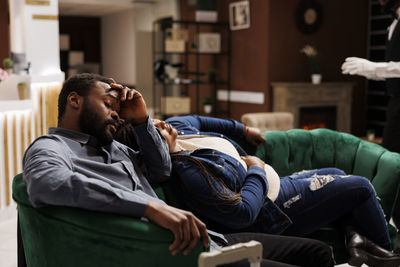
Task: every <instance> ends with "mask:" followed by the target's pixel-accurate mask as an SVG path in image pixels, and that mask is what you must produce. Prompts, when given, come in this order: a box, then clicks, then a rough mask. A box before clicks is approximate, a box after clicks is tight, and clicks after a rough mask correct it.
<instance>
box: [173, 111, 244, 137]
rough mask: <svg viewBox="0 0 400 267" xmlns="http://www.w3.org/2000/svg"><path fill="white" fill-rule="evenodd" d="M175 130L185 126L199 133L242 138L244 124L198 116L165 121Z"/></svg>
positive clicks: (231, 120)
mask: <svg viewBox="0 0 400 267" xmlns="http://www.w3.org/2000/svg"><path fill="white" fill-rule="evenodd" d="M166 122H168V123H170V124H171V125H172V126H174V127H175V128H176V129H178V130H179V129H181V128H184V127H185V126H186V127H187V126H189V127H193V128H195V129H197V130H198V131H201V132H216V133H221V134H224V135H230V136H238V137H241V136H243V132H244V124H243V123H240V122H238V121H236V120H233V119H219V118H211V117H203V116H198V115H190V116H182V117H172V118H169V119H167V120H166Z"/></svg>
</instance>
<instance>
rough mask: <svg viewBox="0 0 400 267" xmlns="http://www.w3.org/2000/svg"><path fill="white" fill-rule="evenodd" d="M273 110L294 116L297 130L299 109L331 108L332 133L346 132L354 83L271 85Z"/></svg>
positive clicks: (285, 83)
mask: <svg viewBox="0 0 400 267" xmlns="http://www.w3.org/2000/svg"><path fill="white" fill-rule="evenodd" d="M271 85H272V94H273V111H288V112H291V113H293V115H294V125H295V127H296V128H297V127H299V115H300V109H301V108H303V107H330V106H335V107H336V110H337V114H336V130H338V131H341V132H350V130H351V102H352V90H353V86H354V83H350V82H326V83H321V84H311V83H301V82H273V83H271Z"/></svg>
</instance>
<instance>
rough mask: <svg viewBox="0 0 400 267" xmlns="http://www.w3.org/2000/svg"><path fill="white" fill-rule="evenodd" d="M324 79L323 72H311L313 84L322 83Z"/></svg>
mask: <svg viewBox="0 0 400 267" xmlns="http://www.w3.org/2000/svg"><path fill="white" fill-rule="evenodd" d="M321 80H322V75H321V74H311V83H312V84H320V83H321Z"/></svg>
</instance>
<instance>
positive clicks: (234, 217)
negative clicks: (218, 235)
mask: <svg viewBox="0 0 400 267" xmlns="http://www.w3.org/2000/svg"><path fill="white" fill-rule="evenodd" d="M166 122H168V123H169V124H171V125H172V126H173V127H174V128H175V129H177V130H178V134H179V135H188V134H190V135H192V134H199V135H210V136H218V137H223V138H225V139H227V140H229V141H230V142H231V143H232V144H233V145H234V146H235V148H236V149H237V150H238V152H239V154H240V155H246V152H245V151H244V150H243V149H242V148H241V147H240V146H239V145H238V144H237V143H236V142H234V141H233V140H231V139H230V138H229V137H227V136H226V135H229V136H235V137H242V136H243V132H244V125H243V124H242V123H239V122H237V121H235V120H224V119H218V118H209V117H201V116H196V115H193V116H183V117H172V118H169V119H167V120H166ZM188 156H191V157H192V158H194V159H197V160H198V161H200V162H201V163H202V164H203V165H205V166H206V167H207V169H208V170H210V171H211V172H212V174H213V176H214V177H217V179H208V177H209V175H207V173H206V172H205V171H204V168H201V167H200V166H199V165H197V164H194V163H193V161H190V160H189V159H188ZM172 163H173V172H174V177H175V178H176V179H173V184H174V185H175V188H176V189H177V191H178V193H179V194H178V195H179V196H180V197H181V198H182V199H183V201H184V202H185V204H186V205H187V206H188V208H190V210H192V211H193V213H194V214H196V216H198V217H199V218H200V219H201V220H203V221H204V222H205V223H206V225H207V227H208V228H210V229H212V230H215V231H219V232H222V233H231V232H244V231H251V232H263V233H271V234H280V233H281V232H283V231H284V230H285V229H286V228H287V227H288V226H289V225H290V224H291V221H290V219H289V218H288V216H287V215H286V214H285V213H283V212H282V211H281V210H280V209H279V208H278V207H277V206H276V205H275V204H274V203H273V202H272V201H271V200H270V199H269V198H268V197H267V192H268V182H267V180H266V177H265V171H264V170H263V169H261V168H259V167H257V166H251V167H250V168H249V169H248V170H247V172H246V170H245V168H243V166H242V165H241V164H240V162H239V161H238V160H236V159H235V158H233V157H231V156H229V155H227V154H225V153H222V152H220V151H218V150H214V149H198V150H194V151H184V152H179V153H175V154H173V155H172ZM223 185H225V186H223ZM235 192H237V193H239V194H240V198H237V194H236V193H235ZM227 195H228V196H231V197H236V201H234V203H232V202H229V201H227V199H226V196H227ZM223 196H225V198H224V197H223Z"/></svg>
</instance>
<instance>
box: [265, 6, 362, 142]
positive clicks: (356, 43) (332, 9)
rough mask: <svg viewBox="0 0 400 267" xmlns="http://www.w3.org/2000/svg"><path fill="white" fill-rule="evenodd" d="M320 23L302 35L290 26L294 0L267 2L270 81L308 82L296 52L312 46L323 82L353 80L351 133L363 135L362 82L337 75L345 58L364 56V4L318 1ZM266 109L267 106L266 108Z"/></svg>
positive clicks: (306, 67) (293, 26)
mask: <svg viewBox="0 0 400 267" xmlns="http://www.w3.org/2000/svg"><path fill="white" fill-rule="evenodd" d="M318 2H319V3H320V4H321V6H322V8H323V22H322V24H321V26H320V29H319V30H318V32H316V33H314V34H309V35H306V34H302V33H301V32H300V31H298V30H297V28H296V26H295V24H294V10H295V8H296V5H297V3H298V1H278V0H271V1H270V5H271V7H270V8H271V10H272V11H273V12H270V28H269V32H270V37H271V38H270V51H269V55H270V61H269V73H270V81H291V82H294V81H309V80H310V72H309V68H308V66H307V62H306V61H305V57H304V55H303V54H301V53H299V50H300V49H301V48H302V47H303V46H304V45H306V44H310V45H313V46H315V47H316V48H317V50H318V52H319V54H320V61H321V69H322V75H323V81H355V82H356V86H355V88H354V94H353V107H352V108H353V112H352V113H353V114H352V132H353V133H355V134H357V135H362V134H364V127H365V110H364V102H365V100H364V97H365V94H364V88H365V80H364V79H361V78H357V77H354V76H345V75H342V74H341V70H340V66H341V64H342V63H343V61H344V59H345V58H346V57H348V56H359V57H366V44H367V27H368V24H367V22H368V16H367V14H368V1H365V0H353V1H346V0H335V1H321V0H319V1H318ZM269 108H270V107H269Z"/></svg>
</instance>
